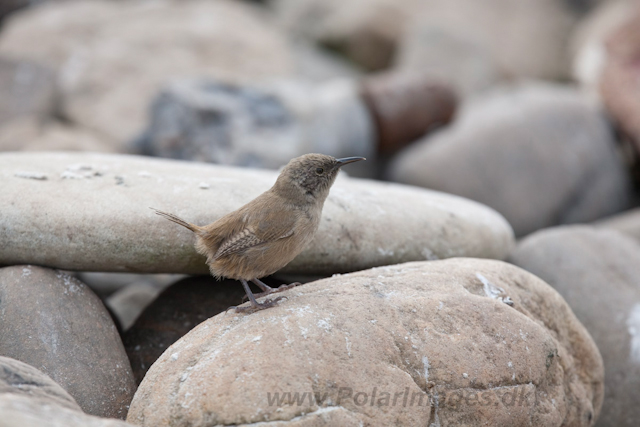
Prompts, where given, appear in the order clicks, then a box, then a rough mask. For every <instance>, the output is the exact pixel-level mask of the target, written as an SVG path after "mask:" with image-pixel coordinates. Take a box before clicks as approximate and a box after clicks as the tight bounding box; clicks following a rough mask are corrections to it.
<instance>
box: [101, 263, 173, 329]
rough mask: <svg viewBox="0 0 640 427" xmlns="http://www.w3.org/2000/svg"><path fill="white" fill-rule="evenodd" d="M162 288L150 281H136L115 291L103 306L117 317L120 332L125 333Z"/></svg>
mask: <svg viewBox="0 0 640 427" xmlns="http://www.w3.org/2000/svg"><path fill="white" fill-rule="evenodd" d="M113 274H117V273H113ZM162 288H163V287H160V286H156V284H155V283H153V282H151V281H147V280H140V281H136V282H133V283H130V284H129V285H127V286H126V287H124V288H122V289H120V290H118V291H116V292H115V293H114V294H113V295H111V296H110V297H109V298H108V299H107V300H106V301H105V305H106V306H107V307H109V309H111V312H112V313H114V315H115V316H116V317H117V319H118V321H119V323H120V326H121V327H122V330H123V331H126V330H127V329H129V328H130V327H131V325H133V322H135V320H136V319H137V318H138V316H139V315H140V313H142V310H144V309H145V308H146V307H147V306H148V305H149V304H151V302H152V301H153V300H154V299H156V297H157V296H158V295H160V292H162Z"/></svg>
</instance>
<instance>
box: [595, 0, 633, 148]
mask: <svg viewBox="0 0 640 427" xmlns="http://www.w3.org/2000/svg"><path fill="white" fill-rule="evenodd" d="M634 7H635V9H634V10H633V11H632V12H631V13H629V16H627V19H626V21H625V23H624V24H623V25H621V26H620V27H618V28H616V30H615V31H613V33H611V34H610V35H609V37H608V38H607V40H606V46H607V61H606V64H605V66H604V69H603V71H602V77H601V80H600V92H601V95H602V99H603V101H604V104H605V105H606V107H607V109H608V111H609V113H610V114H611V115H612V116H613V118H614V119H615V121H616V122H618V124H619V125H620V127H621V128H622V131H623V133H624V134H625V135H626V136H628V137H629V139H630V140H631V141H632V142H633V145H634V148H635V152H636V157H640V68H639V67H638V61H640V5H638V4H637V2H636V3H635V4H634Z"/></svg>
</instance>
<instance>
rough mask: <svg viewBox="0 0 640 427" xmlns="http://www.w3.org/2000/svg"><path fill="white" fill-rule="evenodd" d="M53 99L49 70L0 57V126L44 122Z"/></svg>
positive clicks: (51, 78)
mask: <svg viewBox="0 0 640 427" xmlns="http://www.w3.org/2000/svg"><path fill="white" fill-rule="evenodd" d="M55 95H56V92H55V74H54V72H53V71H52V70H50V69H48V68H46V67H43V66H40V65H38V64H36V63H33V62H30V61H20V60H15V59H10V58H8V57H4V56H0V126H4V125H5V124H6V123H7V122H10V121H11V120H15V119H16V118H19V117H25V116H27V117H35V118H38V119H40V120H43V119H45V118H47V117H49V116H51V115H52V114H53V112H54V108H55ZM0 129H1V127H0Z"/></svg>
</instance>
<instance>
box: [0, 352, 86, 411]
mask: <svg viewBox="0 0 640 427" xmlns="http://www.w3.org/2000/svg"><path fill="white" fill-rule="evenodd" d="M6 395H13V396H23V397H29V398H31V399H32V400H34V401H36V402H39V403H41V404H42V405H45V404H48V405H57V406H61V407H65V408H67V409H72V410H75V411H82V410H81V409H80V407H79V406H78V404H77V403H76V401H75V400H74V399H73V397H71V396H70V395H69V393H67V392H66V391H65V390H64V389H63V388H62V387H60V386H59V385H58V384H56V382H55V381H53V380H52V379H51V378H49V377H48V376H46V375H45V374H43V373H42V372H40V371H39V370H37V369H36V368H34V367H33V366H31V365H27V364H26V363H22V362H20V361H19V360H16V359H11V358H10V357H3V356H0V400H2V399H3V398H4V397H6ZM3 421H4V420H3Z"/></svg>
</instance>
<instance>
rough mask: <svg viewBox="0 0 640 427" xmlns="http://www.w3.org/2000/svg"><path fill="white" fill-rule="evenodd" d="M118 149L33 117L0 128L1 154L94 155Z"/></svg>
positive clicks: (73, 128)
mask: <svg viewBox="0 0 640 427" xmlns="http://www.w3.org/2000/svg"><path fill="white" fill-rule="evenodd" d="M117 148H118V147H117V145H116V144H113V143H112V142H110V141H109V140H108V139H105V138H102V137H100V136H99V135H97V134H96V133H95V132H91V131H88V130H86V129H83V128H81V127H78V126H72V125H68V124H63V123H60V122H58V121H48V122H46V123H42V122H41V121H40V120H39V119H37V118H35V117H24V118H21V119H16V120H13V121H11V122H9V123H7V124H6V125H4V126H2V127H1V128H0V151H94V152H103V153H113V152H115V151H116V149H117Z"/></svg>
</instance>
